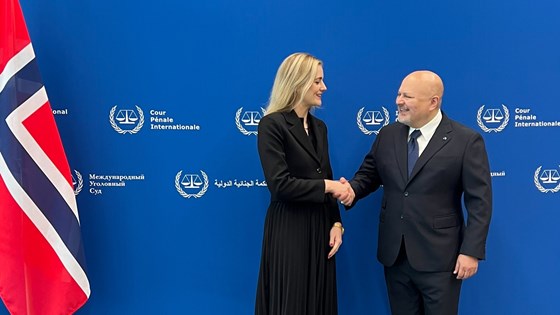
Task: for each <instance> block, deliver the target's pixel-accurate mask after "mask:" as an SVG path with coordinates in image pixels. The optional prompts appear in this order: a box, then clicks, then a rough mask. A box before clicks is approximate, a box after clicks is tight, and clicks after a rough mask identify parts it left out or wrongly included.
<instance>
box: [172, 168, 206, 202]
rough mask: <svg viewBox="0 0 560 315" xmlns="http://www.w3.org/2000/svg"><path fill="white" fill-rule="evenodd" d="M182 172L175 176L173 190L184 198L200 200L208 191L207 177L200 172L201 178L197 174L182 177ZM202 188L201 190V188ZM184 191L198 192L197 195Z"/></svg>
mask: <svg viewBox="0 0 560 315" xmlns="http://www.w3.org/2000/svg"><path fill="white" fill-rule="evenodd" d="M182 173H183V171H179V172H178V173H177V175H176V176H175V188H176V189H177V192H178V193H179V194H181V196H183V197H185V198H191V197H194V198H200V197H202V195H204V194H205V193H206V191H207V190H208V175H206V173H204V172H203V171H200V174H201V175H202V178H200V176H198V174H185V175H182ZM201 186H202V188H201ZM183 188H184V189H186V190H189V191H192V190H195V189H196V190H199V191H198V192H197V193H187V192H185V191H184V190H183Z"/></svg>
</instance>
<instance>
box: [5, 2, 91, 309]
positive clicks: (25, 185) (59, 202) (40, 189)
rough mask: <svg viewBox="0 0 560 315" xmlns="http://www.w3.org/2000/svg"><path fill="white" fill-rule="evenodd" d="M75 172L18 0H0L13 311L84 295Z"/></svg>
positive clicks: (76, 303) (66, 305)
mask: <svg viewBox="0 0 560 315" xmlns="http://www.w3.org/2000/svg"><path fill="white" fill-rule="evenodd" d="M89 295H90V288H89V281H88V278H87V275H86V273H85V260H84V253H83V248H82V239H81V232H80V220H79V216H78V208H77V205H76V197H75V195H74V190H73V186H72V175H71V173H70V168H69V166H68V162H67V160H66V155H65V153H64V148H63V147H62V143H61V141H60V136H59V134H58V129H57V127H56V124H55V121H54V116H53V114H52V110H51V107H50V104H49V100H48V98H47V94H46V92H45V87H44V86H43V84H42V82H41V77H40V74H39V69H38V66H37V61H36V60H35V53H34V52H33V47H32V45H31V40H30V38H29V34H28V33H27V28H26V26H25V21H24V19H23V14H22V12H21V8H20V5H19V3H18V1H17V0H0V296H1V297H2V300H3V301H4V304H5V305H6V307H7V308H8V310H9V311H10V313H11V314H14V315H17V314H29V315H31V314H38V315H50V314H72V313H74V312H75V311H76V310H77V309H79V308H80V307H81V306H82V305H83V304H84V303H85V302H86V301H87V299H88V298H89Z"/></svg>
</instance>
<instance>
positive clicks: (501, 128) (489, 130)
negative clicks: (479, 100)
mask: <svg viewBox="0 0 560 315" xmlns="http://www.w3.org/2000/svg"><path fill="white" fill-rule="evenodd" d="M484 106H485V105H482V106H481V107H480V108H479V109H478V112H477V114H476V122H477V123H478V126H479V127H480V129H482V130H483V131H484V132H492V131H494V132H500V131H502V130H504V128H505V127H506V126H507V124H508V122H509V110H508V108H507V107H506V106H505V105H504V104H502V108H503V109H504V115H505V116H504V122H502V124H501V125H500V126H499V127H498V128H488V127H486V126H485V125H484V123H483V122H482V119H481V117H482V111H483V110H484Z"/></svg>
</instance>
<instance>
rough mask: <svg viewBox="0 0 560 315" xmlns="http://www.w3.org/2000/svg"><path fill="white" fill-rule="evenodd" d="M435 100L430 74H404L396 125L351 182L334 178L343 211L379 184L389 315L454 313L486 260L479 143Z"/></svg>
mask: <svg viewBox="0 0 560 315" xmlns="http://www.w3.org/2000/svg"><path fill="white" fill-rule="evenodd" d="M442 96H443V82H442V80H441V79H440V77H439V76H438V75H437V74H435V73H433V72H430V71H416V72H413V73H411V74H409V75H408V76H407V77H406V78H405V79H404V80H403V81H402V84H401V86H400V88H399V92H398V94H397V100H396V102H397V107H398V122H397V123H394V124H390V125H388V126H386V127H384V128H383V129H381V131H380V132H379V134H378V136H377V138H376V140H375V142H374V144H373V146H372V148H371V151H370V152H369V153H368V154H367V155H366V157H365V159H364V161H363V163H362V165H361V166H360V169H359V170H358V171H357V172H356V174H355V175H354V178H353V179H352V180H350V181H349V182H346V181H345V180H344V178H342V179H341V181H342V182H344V183H346V184H347V185H348V184H349V185H348V194H344V195H342V196H338V197H339V199H340V200H341V202H342V203H343V204H344V205H346V207H347V208H348V209H349V208H351V207H352V206H354V204H355V202H356V201H357V200H358V199H361V198H364V197H365V196H367V195H368V194H369V193H371V192H373V191H375V190H376V189H377V188H379V186H380V185H383V199H382V202H381V211H380V215H379V243H378V251H377V257H378V259H379V261H380V262H381V263H382V264H383V265H384V266H385V281H386V284H387V291H388V295H389V302H390V305H391V311H392V313H393V314H395V315H399V314H407V315H408V314H457V311H458V304H459V292H460V289H461V283H462V280H464V279H467V278H469V277H471V276H473V275H474V274H475V273H476V272H477V269H478V261H479V260H481V259H484V258H485V244H486V237H487V234H488V227H489V224H490V217H491V213H492V188H491V179H490V170H489V165H488V157H487V154H486V149H485V146H484V141H483V139H482V137H481V136H480V134H478V133H476V132H475V131H473V130H471V129H469V128H467V127H465V126H463V125H461V124H459V123H457V122H455V121H453V120H451V119H449V118H448V117H447V116H446V115H445V114H444V113H442V112H441V110H440V107H441V101H442ZM417 130H418V131H417ZM461 197H462V198H463V201H464V204H465V207H466V212H467V214H468V215H467V218H466V220H465V218H464V216H463V209H462V203H461Z"/></svg>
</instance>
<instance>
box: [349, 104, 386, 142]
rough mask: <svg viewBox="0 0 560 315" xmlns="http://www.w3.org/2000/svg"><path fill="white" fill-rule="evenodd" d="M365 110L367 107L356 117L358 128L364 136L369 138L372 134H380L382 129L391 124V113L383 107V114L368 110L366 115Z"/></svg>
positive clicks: (361, 109)
mask: <svg viewBox="0 0 560 315" xmlns="http://www.w3.org/2000/svg"><path fill="white" fill-rule="evenodd" d="M364 108H365V107H362V108H360V110H359V111H358V115H357V117H356V123H357V124H358V128H360V130H361V131H362V132H363V133H364V134H366V135H368V136H369V135H371V134H372V133H375V134H378V133H379V130H380V129H381V128H382V127H385V126H387V125H388V124H389V111H388V110H387V109H386V108H385V107H381V109H382V110H383V113H381V111H378V110H368V111H366V112H365V113H364ZM362 114H363V117H362ZM364 125H365V126H364Z"/></svg>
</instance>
